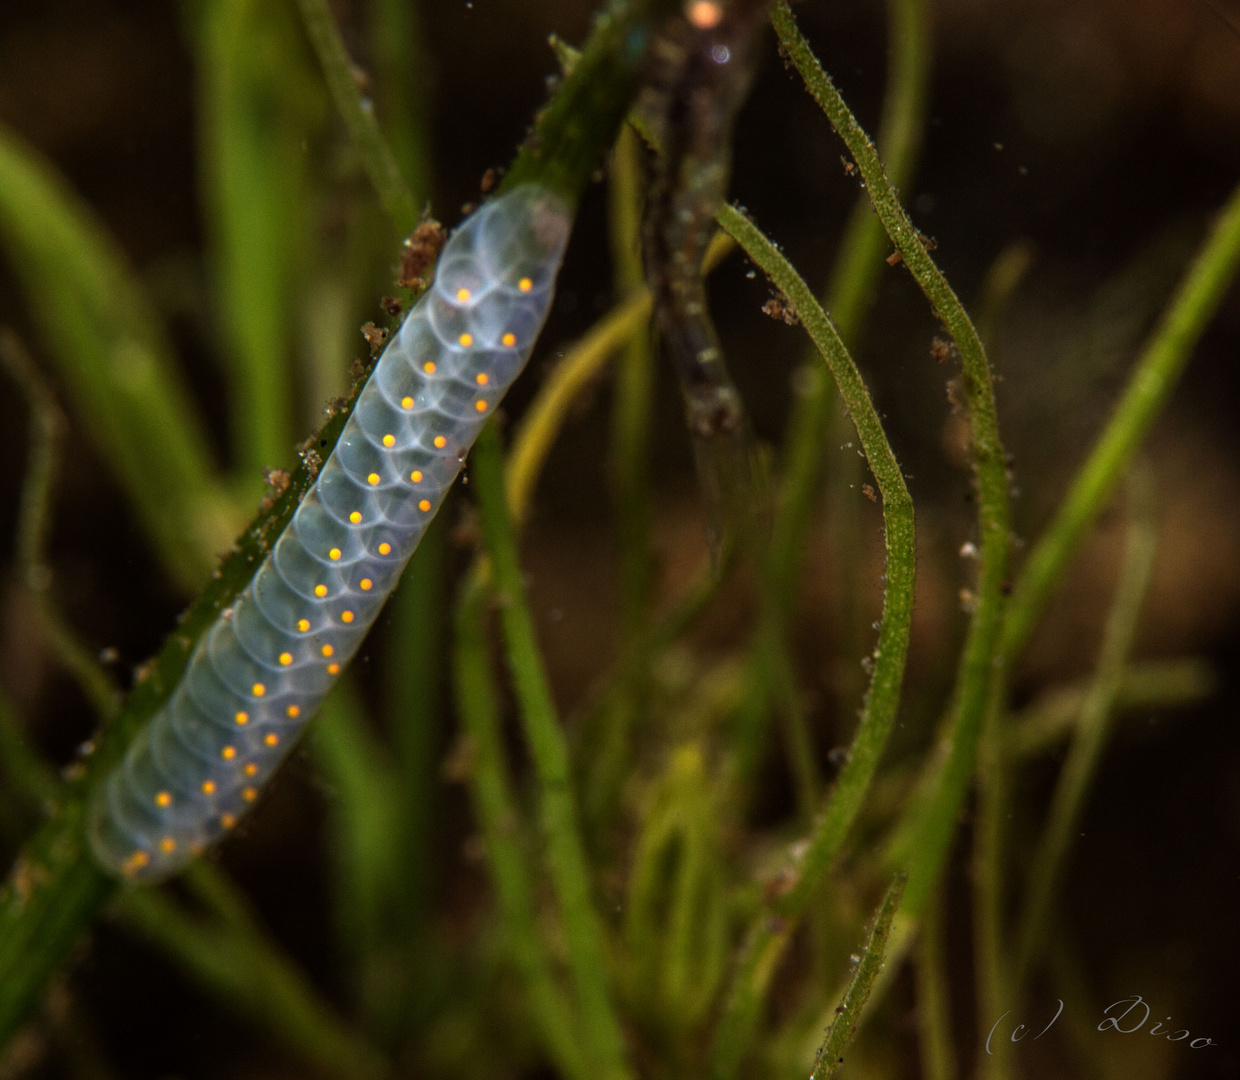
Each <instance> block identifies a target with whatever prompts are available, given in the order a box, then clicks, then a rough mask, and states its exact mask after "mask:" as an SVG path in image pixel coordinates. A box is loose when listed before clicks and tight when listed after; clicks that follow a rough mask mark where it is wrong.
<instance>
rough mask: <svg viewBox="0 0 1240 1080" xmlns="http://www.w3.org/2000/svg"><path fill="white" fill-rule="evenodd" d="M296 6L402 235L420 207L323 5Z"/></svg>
mask: <svg viewBox="0 0 1240 1080" xmlns="http://www.w3.org/2000/svg"><path fill="white" fill-rule="evenodd" d="M297 3H298V7H300V9H301V17H302V22H303V23H304V24H305V27H306V33H307V35H308V36H309V38H310V42H311V44H312V45H313V46H314V51H315V53H316V55H317V56H318V58H319V63H320V64H321V65H322V68H323V76H324V78H325V79H326V80H327V88H328V90H329V92H330V93H331V96H332V101H333V102H334V103H335V106H336V111H337V112H338V113H339V114H340V116H341V119H343V120H344V124H345V127H346V128H347V129H348V132H349V138H350V139H351V140H352V142H353V145H354V147H355V148H356V149H357V153H358V156H359V157H360V158H361V159H362V168H363V169H365V170H366V175H367V176H368V177H369V178H370V182H371V184H372V185H373V186H374V189H375V192H376V193H377V194H378V196H379V203H380V205H382V207H383V210H384V213H386V214H387V216H388V217H389V218H390V219H391V221H392V223H393V224H394V225H395V226H396V229H397V231H398V232H399V233H400V234H401V235H406V234H408V233H410V232H412V231H413V228H414V226H415V225H417V223H418V204H417V202H416V201H415V199H414V195H413V192H412V191H411V190H410V189H409V184H408V183H407V182H406V180H405V178H404V177H403V176H402V175H401V171H400V166H399V165H397V164H396V158H395V156H393V154H392V151H391V149H390V148H389V147H388V144H387V140H386V139H384V137H383V132H382V131H381V130H380V128H379V122H378V120H376V119H375V114H374V109H373V107H368V106H367V103H366V102H365V101H363V99H362V94H361V90H360V88H359V87H358V82H357V78H356V77H355V75H354V67H353V62H352V60H350V59H349V53H348V50H346V49H345V45H344V41H343V40H341V37H340V31H339V30H337V29H336V23H335V21H334V20H333V19H332V14H331V11H329V10H328V7H327V0H297Z"/></svg>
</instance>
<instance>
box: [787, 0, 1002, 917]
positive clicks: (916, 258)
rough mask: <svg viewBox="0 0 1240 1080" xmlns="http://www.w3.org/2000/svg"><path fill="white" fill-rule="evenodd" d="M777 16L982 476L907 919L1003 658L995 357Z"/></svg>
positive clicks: (954, 810) (948, 817)
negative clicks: (956, 398) (963, 404)
mask: <svg viewBox="0 0 1240 1080" xmlns="http://www.w3.org/2000/svg"><path fill="white" fill-rule="evenodd" d="M771 18H772V22H773V24H774V26H775V30H776V33H777V34H778V35H779V39H780V41H781V43H782V44H783V47H784V49H785V51H786V55H787V56H788V58H789V59H790V60H791V61H792V64H793V65H794V66H795V67H796V69H797V71H798V72H799V73H800V75H801V77H802V79H804V81H805V85H806V88H807V89H808V90H809V92H810V94H811V95H812V96H813V98H814V99H815V100H816V101H817V102H818V104H819V105H820V106H821V108H822V109H823V111H824V112H825V113H826V114H827V117H828V119H830V121H831V124H832V126H833V127H834V128H835V130H836V132H837V133H838V134H839V136H840V138H841V139H843V140H844V143H845V145H846V146H847V147H848V149H849V152H850V153H851V154H852V156H853V160H854V161H855V162H856V163H857V167H858V169H859V170H860V172H861V176H862V179H863V180H864V181H865V186H866V191H867V192H868V194H869V196H870V199H871V201H872V202H873V204H874V209H875V211H876V212H877V214H878V217H879V220H880V221H882V223H883V227H884V228H885V229H886V230H887V235H888V236H889V237H890V238H891V241H892V243H894V244H895V247H896V251H897V252H899V254H900V257H901V260H902V261H903V262H904V264H905V265H906V266H907V267H908V268H909V271H910V272H911V273H912V275H913V277H914V278H915V279H916V281H917V284H918V285H920V286H921V289H922V291H923V292H924V293H925V295H926V298H927V299H928V300H929V301H930V304H931V306H932V307H933V309H934V311H935V312H936V313H937V315H938V316H939V318H941V319H942V320H943V322H944V323H945V324H946V326H947V328H948V331H949V332H950V333H951V335H952V337H953V339H954V340H955V342H956V347H957V348H958V350H959V352H960V358H961V362H962V366H963V376H964V378H963V381H964V392H965V398H966V401H967V403H968V409H969V419H970V426H971V431H972V440H971V450H972V457H973V468H974V475H975V478H976V482H977V506H978V530H979V533H980V545H979V549H980V554H979V563H980V565H979V569H978V580H977V588H976V600H975V604H974V609H973V618H972V620H971V622H970V625H969V632H968V636H967V639H966V641H965V647H964V653H963V655H962V657H961V663H960V671H959V677H958V679H957V684H956V693H955V708H954V711H953V715H952V722H951V726H950V731H949V735H948V742H949V745H950V751H949V754H948V758H947V762H946V765H945V767H944V768H943V769H942V770H941V771H940V772H939V773H938V777H939V786H938V789H937V791H936V793H935V796H934V799H933V801H932V803H931V805H930V806H929V807H928V808H927V809H925V810H924V811H923V812H922V813H921V814H920V816H919V818H918V820H917V822H916V823H915V824H916V828H915V831H916V839H915V841H914V842H913V843H912V844H911V845H910V846H909V848H908V850H910V851H913V852H915V853H916V855H915V858H913V859H912V861H910V862H909V863H908V870H909V887H908V890H907V895H906V898H905V903H904V907H903V909H902V911H901V919H902V921H906V920H915V919H916V918H917V916H918V915H919V914H920V912H921V910H922V908H923V907H924V904H925V900H926V898H927V897H928V895H929V892H930V890H931V889H932V888H933V887H934V883H935V881H936V880H937V879H938V874H939V871H940V870H941V868H942V866H943V862H944V860H945V858H946V855H947V850H948V847H949V845H950V843H951V837H952V834H953V832H954V831H955V826H956V819H957V816H958V814H959V810H960V806H961V805H962V803H963V802H964V798H965V794H966V792H967V790H968V786H969V782H970V780H971V778H972V775H973V761H974V757H975V754H976V752H977V744H978V739H979V737H980V734H981V728H982V721H983V717H984V716H985V712H986V709H987V707H988V705H989V703H990V700H991V698H992V695H993V694H994V693H995V687H996V683H997V681H998V679H999V671H998V668H997V666H996V659H997V655H998V649H999V635H1000V633H1001V630H1002V626H1003V612H1004V606H1005V599H1004V594H1005V589H1006V584H1005V583H1006V581H1007V567H1008V554H1009V545H1010V539H1011V538H1010V524H1009V521H1010V507H1009V499H1008V480H1007V460H1006V455H1005V452H1004V449H1003V443H1002V441H1001V440H1000V437H999V418H998V410H997V407H996V404H995V397H994V385H993V381H992V379H991V374H990V365H989V362H988V361H987V359H986V350H985V349H984V348H983V346H982V342H981V339H980V338H979V337H978V334H977V330H976V328H975V327H974V326H973V322H972V320H971V319H970V318H969V315H968V312H966V311H965V309H964V305H963V304H961V303H960V300H959V298H958V297H957V296H956V294H955V292H954V291H953V289H952V287H951V286H950V285H949V284H948V282H947V279H946V278H945V277H944V276H943V274H942V272H941V271H940V270H939V268H938V266H936V265H935V262H934V260H933V259H932V258H931V257H930V253H929V251H928V250H927V246H926V242H925V240H924V238H923V237H922V235H921V233H919V232H918V231H917V229H916V228H915V227H914V225H913V223H912V221H910V220H909V217H908V214H907V213H905V211H904V208H903V207H902V206H901V205H900V200H899V196H898V195H897V194H896V191H895V189H894V188H893V187H892V185H891V182H890V180H889V179H888V178H887V176H886V174H885V173H884V171H883V166H882V162H881V161H880V160H879V157H878V152H877V151H876V150H875V148H874V144H873V143H872V142H871V141H870V138H869V136H868V135H866V133H865V132H864V131H863V130H862V128H861V126H860V125H859V124H858V123H857V121H856V118H855V117H854V116H853V115H852V112H851V111H850V110H849V108H848V106H847V104H845V102H844V99H843V98H842V97H841V96H840V94H839V91H838V90H837V89H836V88H835V86H834V84H833V83H832V82H831V79H830V77H829V76H828V75H827V73H826V72H825V71H824V70H823V69H822V65H821V64H819V62H818V60H817V58H816V57H815V56H814V54H813V51H812V50H811V49H810V47H809V43H808V42H807V41H806V40H805V38H804V36H803V35H802V34H801V32H800V30H799V29H798V28H797V25H796V20H795V19H794V18H793V16H792V12H791V11H790V10H789V8H788V5H787V2H786V0H780V3H778V4H776V6H775V10H774V13H773V15H772V17H771Z"/></svg>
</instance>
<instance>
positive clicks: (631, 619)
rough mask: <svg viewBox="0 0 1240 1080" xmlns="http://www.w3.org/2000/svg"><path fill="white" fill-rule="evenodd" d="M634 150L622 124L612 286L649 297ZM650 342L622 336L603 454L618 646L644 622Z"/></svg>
mask: <svg viewBox="0 0 1240 1080" xmlns="http://www.w3.org/2000/svg"><path fill="white" fill-rule="evenodd" d="M642 153H643V151H642V146H641V140H640V138H639V137H638V135H637V133H636V132H635V131H634V130H633V129H632V128H631V127H630V126H628V125H627V124H626V125H625V126H624V127H622V128H621V129H620V136H619V138H618V139H617V140H616V146H615V149H614V150H613V151H612V159H611V172H610V174H609V177H610V187H609V188H608V198H609V207H610V226H611V228H610V231H611V260H612V267H613V277H614V279H615V281H614V288H615V291H616V296H617V298H618V299H620V300H622V301H623V300H627V299H629V298H630V297H634V296H638V295H643V294H645V295H646V296H647V297H648V296H649V294H648V293H647V292H646V285H645V281H646V276H645V271H644V268H643V266H642V255H641V244H642V238H641V208H642V187H643V173H644V162H643V160H642ZM647 312H649V302H647ZM649 325H650V324H649V316H648V315H647V320H646V326H649ZM651 345H652V341H651V334H650V332H649V331H648V332H646V333H642V332H640V331H638V332H636V333H634V334H633V335H632V336H631V337H630V338H629V340H628V342H627V344H626V345H625V347H624V352H623V354H622V355H621V358H620V363H619V365H618V367H617V371H616V389H615V399H614V401H613V404H612V412H611V448H610V453H609V458H610V464H611V481H612V487H613V490H614V498H615V504H616V521H617V532H618V539H619V543H620V628H621V641H622V643H624V644H625V645H626V646H627V645H628V644H629V643H631V642H632V641H633V640H634V639H635V638H636V637H637V635H638V634H640V633H641V631H642V630H643V629H644V628H645V625H646V621H647V619H648V618H649V608H650V596H651V590H652V587H653V578H654V555H653V553H652V551H651V550H650V513H651V512H650V410H651V399H652V395H653V393H654V350H653V348H652V347H651Z"/></svg>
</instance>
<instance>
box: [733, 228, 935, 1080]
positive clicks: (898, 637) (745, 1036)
mask: <svg viewBox="0 0 1240 1080" xmlns="http://www.w3.org/2000/svg"><path fill="white" fill-rule="evenodd" d="M719 221H720V223H721V224H722V225H723V226H724V228H725V229H727V231H728V232H729V233H730V234H731V235H732V236H733V237H734V238H735V239H736V241H737V242H738V243H739V244H740V245H741V247H742V248H743V249H744V250H745V253H746V254H747V255H748V256H749V257H750V258H751V259H752V260H753V261H754V262H755V263H756V264H757V265H758V266H760V267H761V268H762V270H763V271H764V272H765V273H766V274H767V276H768V277H769V278H770V279H771V281H772V282H773V283H774V284H775V285H776V287H778V288H779V289H780V290H781V291H782V292H783V294H784V295H785V296H787V297H788V299H789V300H790V301H791V302H792V304H793V305H794V307H795V308H796V311H797V315H798V316H799V318H800V321H801V325H802V326H803V327H804V328H805V330H806V332H807V333H808V334H809V336H810V340H811V341H813V343H814V345H815V347H816V348H817V349H818V350H819V352H820V354H821V355H822V358H823V360H824V362H825V363H826V365H827V368H828V370H829V371H830V372H831V376H832V378H833V379H834V380H835V383H836V386H837V388H838V390H839V393H840V398H841V400H842V401H843V402H844V405H845V407H846V408H847V409H848V411H849V414H850V415H851V416H852V418H853V423H854V424H855V425H856V428H857V434H858V437H859V439H860V442H861V446H862V449H863V451H864V452H865V455H866V459H867V461H868V462H869V464H870V468H871V470H872V472H873V473H874V477H875V480H876V481H877V483H878V487H879V490H880V492H881V494H882V503H883V521H884V526H885V530H884V531H885V544H886V554H887V568H886V579H885V586H884V594H883V614H882V618H881V620H880V624H879V633H878V645H877V647H876V648H875V650H874V670H873V675H872V677H871V681H870V687H869V690H868V692H867V694H866V697H865V701H864V704H863V706H862V710H861V719H860V722H859V724H858V726H857V731H856V734H855V735H854V737H853V742H852V745H851V747H850V749H849V754H848V758H847V760H846V762H845V764H844V766H843V769H842V770H841V772H840V775H839V777H838V778H837V780H836V783H835V786H834V788H833V790H832V793H831V796H830V798H829V799H828V800H827V802H826V805H825V807H824V808H823V810H822V812H821V814H820V815H819V817H818V819H817V821H816V822H815V824H814V828H813V831H812V832H811V834H810V837H809V839H808V842H807V844H806V845H805V849H804V853H803V854H802V855H801V856H800V858H799V859H798V860H797V862H796V865H795V868H794V870H793V872H792V874H791V876H790V879H789V881H788V883H787V885H786V886H785V888H784V889H783V890H782V894H781V895H779V896H778V897H776V898H774V899H773V901H772V902H771V904H770V905H769V909H764V910H763V911H762V912H761V914H760V915H759V916H758V918H757V920H756V921H755V924H754V926H753V927H752V929H751V931H750V935H749V939H748V943H747V945H746V948H745V952H744V954H743V956H742V959H741V962H740V964H739V966H738V970H737V972H736V975H735V981H734V984H733V992H732V996H731V998H730V1000H729V1003H728V1006H727V1008H726V1011H725V1014H724V1016H723V1019H722V1020H721V1023H720V1027H719V1034H718V1035H717V1037H716V1042H715V1047H714V1051H713V1052H712V1064H711V1070H712V1076H714V1077H715V1078H716V1080H723V1078H726V1077H731V1076H734V1075H735V1073H736V1070H737V1069H739V1067H740V1061H741V1056H742V1055H743V1053H744V1051H745V1049H746V1047H747V1046H748V1043H749V1041H750V1038H751V1037H752V1033H753V1030H754V1027H755V1026H756V1023H757V1017H758V1006H759V1004H760V1002H761V1000H762V998H763V995H764V993H765V988H766V983H765V981H764V980H768V979H769V978H770V976H771V974H772V972H773V970H774V967H775V963H776V962H777V960H778V958H779V955H780V954H781V953H782V950H783V948H784V946H785V945H786V944H787V941H788V937H789V935H788V933H787V932H786V928H785V927H786V925H791V924H792V923H794V922H795V921H796V920H798V919H799V918H800V917H801V916H802V915H803V914H804V913H805V911H806V910H807V908H808V907H809V904H810V901H811V900H812V898H813V897H814V895H815V894H816V892H817V890H818V888H819V886H820V885H821V882H822V879H823V877H824V875H825V873H826V871H827V868H828V867H829V866H830V864H831V862H832V861H833V860H834V859H835V857H836V855H837V854H839V851H840V848H841V847H842V846H843V843H844V840H845V838H846V837H847V835H848V831H849V829H850V827H851V826H852V823H853V822H854V821H855V820H856V817H857V814H858V813H859V812H860V809H861V804H862V802H863V801H864V799H865V796H866V793H867V792H868V790H869V786H870V783H871V781H872V780H873V777H874V772H875V770H876V769H877V767H878V761H879V758H880V756H881V754H882V751H883V748H884V747H885V746H886V742H887V738H888V736H889V735H890V733H891V728H892V725H893V724H894V722H895V717H896V712H897V709H898V707H899V702H900V688H901V684H902V681H903V677H904V664H905V658H906V656H907V654H908V641H909V632H910V626H911V623H912V602H913V575H914V566H915V561H916V560H915V547H914V529H913V503H912V499H911V498H910V496H909V493H908V487H907V485H906V484H905V482H904V475H903V473H902V472H901V471H900V466H899V463H898V462H897V461H896V458H895V455H894V453H892V450H891V446H890V444H889V443H888V442H887V437H886V435H885V434H884V432H883V427H882V421H881V420H880V419H879V416H878V413H877V411H876V410H875V408H874V405H873V403H872V402H871V400H870V397H869V394H868V392H867V390H866V388H865V383H864V381H863V380H862V378H861V374H860V372H859V371H858V370H857V368H856V366H855V365H854V363H853V361H852V358H851V357H850V356H849V355H848V350H847V349H846V348H845V347H844V343H843V342H842V341H841V340H840V337H839V335H838V334H837V333H836V331H835V328H834V327H833V326H832V325H831V321H830V320H829V319H828V318H827V316H826V313H825V312H824V311H823V310H822V308H821V307H820V306H819V304H818V302H817V300H815V298H814V295H813V293H812V292H811V291H810V289H809V286H807V285H806V284H805V282H804V281H803V280H802V278H801V277H800V275H798V274H797V272H796V270H795V269H793V267H792V266H791V265H790V264H789V263H788V261H787V260H786V259H785V258H784V257H783V255H782V254H780V252H779V250H778V249H777V248H776V247H775V245H774V244H772V243H771V241H770V240H768V239H767V238H766V237H765V236H764V235H763V234H762V233H761V232H760V231H759V229H758V228H757V226H755V225H754V224H753V222H752V221H750V220H749V219H748V218H746V217H745V216H744V214H742V213H741V212H740V211H738V210H736V209H735V208H734V207H725V208H724V209H723V210H721V211H720V213H719ZM772 916H778V917H779V919H778V920H776V919H773V918H772Z"/></svg>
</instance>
